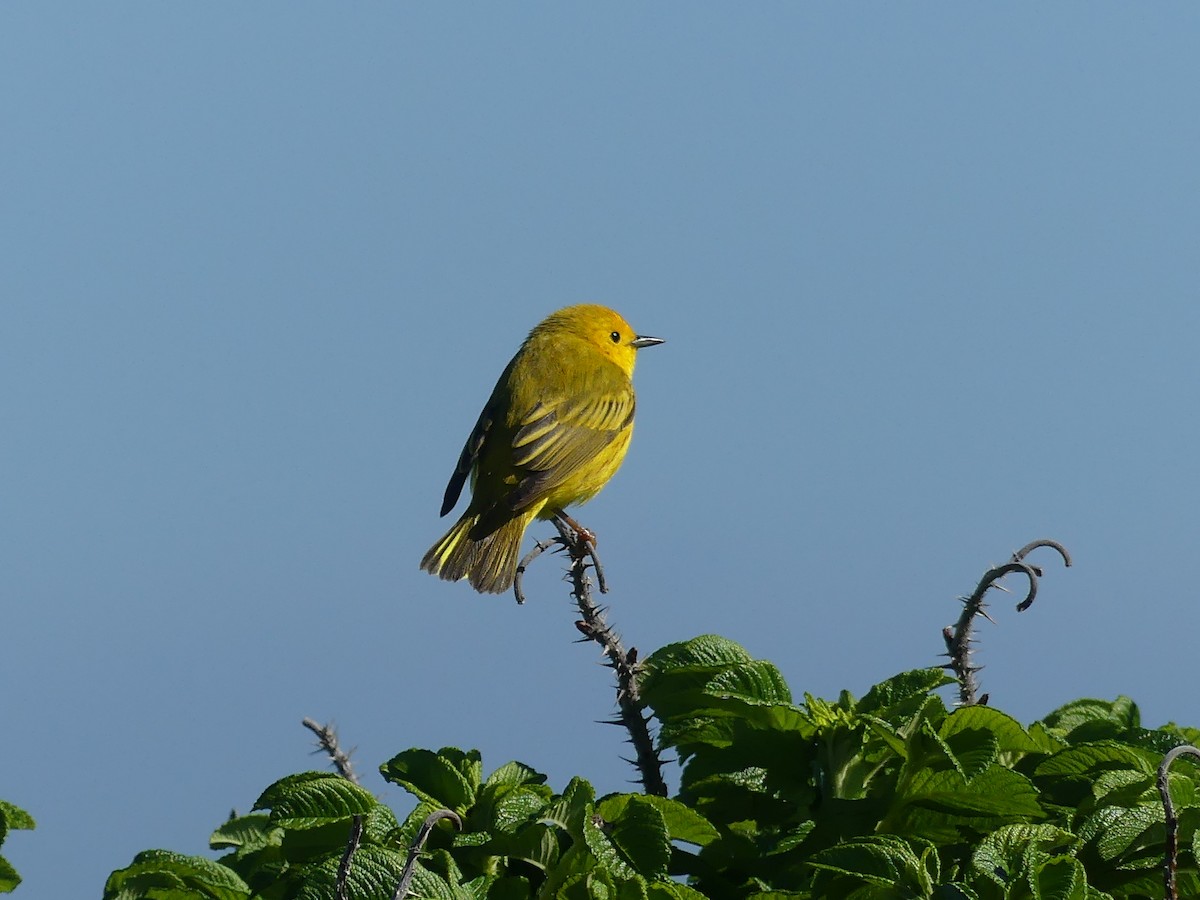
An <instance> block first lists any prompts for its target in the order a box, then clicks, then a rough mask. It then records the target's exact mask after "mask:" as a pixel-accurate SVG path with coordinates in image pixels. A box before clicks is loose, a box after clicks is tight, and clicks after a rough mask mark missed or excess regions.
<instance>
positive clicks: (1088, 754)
mask: <svg viewBox="0 0 1200 900" xmlns="http://www.w3.org/2000/svg"><path fill="white" fill-rule="evenodd" d="M1154 768H1155V766H1154V765H1153V764H1152V763H1150V762H1149V761H1147V759H1146V758H1145V756H1144V755H1143V754H1141V753H1139V752H1138V751H1137V750H1134V749H1132V748H1130V747H1128V746H1126V745H1124V744H1119V743H1116V742H1114V741H1100V742H1097V743H1092V744H1081V745H1079V746H1074V747H1068V748H1067V749H1065V750H1061V751H1059V752H1058V753H1055V754H1054V755H1053V756H1050V757H1047V758H1046V759H1044V760H1042V761H1041V762H1040V763H1038V766H1037V768H1036V769H1035V770H1034V776H1035V777H1036V778H1050V777H1064V776H1084V777H1087V778H1089V779H1091V778H1093V777H1095V774H1096V773H1098V772H1103V771H1108V770H1113V769H1131V770H1133V771H1134V772H1137V773H1139V774H1141V775H1150V776H1152V775H1153V774H1154Z"/></svg>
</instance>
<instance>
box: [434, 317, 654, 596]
mask: <svg viewBox="0 0 1200 900" xmlns="http://www.w3.org/2000/svg"><path fill="white" fill-rule="evenodd" d="M660 343H662V341H661V340H660V339H658V338H648V337H643V336H640V335H637V334H635V333H634V331H633V329H632V328H630V327H629V324H628V323H627V322H626V321H625V320H624V319H623V318H621V316H620V315H618V314H617V313H615V312H613V311H612V310H611V309H608V308H606V307H603V306H596V305H593V304H585V305H580V306H569V307H567V308H566V309H561V310H559V311H558V312H556V313H553V314H552V315H550V316H548V317H547V318H546V319H544V320H543V321H542V322H541V323H540V324H539V325H538V326H537V327H535V328H534V329H533V331H531V332H530V333H529V337H528V338H526V339H525V343H523V344H522V345H521V348H520V349H519V350H518V351H517V353H516V355H515V356H514V357H513V358H512V361H511V362H509V364H508V366H506V367H505V369H504V371H503V372H502V373H501V375H500V379H499V380H498V381H497V382H496V387H495V388H494V389H493V390H492V395H491V397H490V398H488V402H487V403H486V404H485V405H484V408H483V411H482V412H481V413H480V414H479V420H478V421H477V422H476V423H475V428H474V429H473V430H472V432H471V435H470V436H469V437H468V438H467V442H466V444H465V446H464V447H463V451H462V454H461V455H460V456H459V459H458V464H457V466H456V467H455V470H454V474H453V475H451V477H450V483H449V484H448V485H447V487H446V495H445V498H444V501H443V504H442V515H445V514H446V513H447V512H449V511H450V510H451V509H452V508H453V507H454V504H455V503H456V502H457V500H458V497H459V494H460V493H461V492H462V488H463V485H464V484H465V483H466V480H467V476H468V474H469V475H470V478H471V492H472V496H471V502H470V505H469V506H468V507H467V511H466V512H465V513H463V515H462V518H460V519H459V520H458V522H457V523H456V524H455V525H454V527H453V528H451V529H450V531H449V532H447V533H446V535H445V536H444V537H443V538H442V539H441V540H440V541H438V542H437V543H436V544H434V545H433V547H431V548H430V550H429V552H428V553H426V554H425V557H424V558H423V559H422V560H421V568H422V569H424V570H425V571H427V572H430V573H432V574H434V575H437V576H439V577H441V578H445V579H447V580H450V581H457V580H459V579H462V578H466V579H468V580H469V581H470V583H471V586H472V587H473V588H475V589H476V590H477V591H481V592H485V593H501V592H503V591H506V590H508V589H509V588H510V587H511V586H512V582H513V577H514V576H515V574H516V567H517V562H518V556H519V553H520V548H521V540H522V538H523V537H524V534H525V529H526V528H527V527H528V525H529V523H530V522H532V521H533V520H534V518H542V519H550V518H553V517H554V516H555V515H557V514H558V513H559V512H561V511H563V510H564V509H566V508H567V507H568V506H574V505H577V504H580V503H584V502H586V501H587V500H590V499H591V498H592V497H594V496H595V495H596V494H597V493H598V492H599V491H600V489H601V488H602V487H604V485H605V484H606V483H607V482H608V480H609V479H610V478H612V476H613V475H614V474H616V472H617V469H619V468H620V466H621V462H622V461H623V460H624V458H625V452H626V450H628V448H629V440H630V437H631V436H632V434H633V414H634V408H635V406H636V402H635V399H634V393H633V381H632V378H633V368H634V362H635V360H636V358H637V351H638V349H639V348H640V347H648V346H653V345H654V344H660Z"/></svg>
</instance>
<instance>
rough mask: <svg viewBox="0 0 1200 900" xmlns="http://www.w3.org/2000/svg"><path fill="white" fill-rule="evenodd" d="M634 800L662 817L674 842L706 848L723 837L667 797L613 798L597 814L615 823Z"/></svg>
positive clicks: (626, 795) (684, 806)
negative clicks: (655, 810) (646, 805)
mask: <svg viewBox="0 0 1200 900" xmlns="http://www.w3.org/2000/svg"><path fill="white" fill-rule="evenodd" d="M635 800H636V801H637V802H639V803H648V804H650V805H651V806H653V807H654V808H655V809H657V810H658V811H659V812H660V813H661V814H662V817H663V823H664V824H665V825H666V828H667V834H668V836H669V837H670V839H671V840H673V841H685V842H687V843H689V844H696V845H698V846H701V847H703V846H705V845H707V844H710V843H712V842H713V841H715V840H716V839H717V838H718V837H720V834H721V833H720V832H719V831H718V830H717V828H716V826H714V825H713V824H712V823H711V822H710V821H708V819H706V818H704V816H702V815H700V813H698V812H696V811H695V810H694V809H692V808H691V807H690V806H687V805H686V804H684V803H680V802H679V801H678V800H671V799H669V798H667V797H655V796H654V795H653V794H612V795H610V796H608V797H605V798H604V799H603V800H602V801H601V802H600V804H599V805H598V807H597V812H599V813H600V815H601V816H603V817H604V818H605V819H608V820H609V821H612V820H613V819H615V818H617V817H619V816H620V815H621V814H622V813H623V812H624V810H625V807H626V806H628V805H629V803H630V802H632V801H635Z"/></svg>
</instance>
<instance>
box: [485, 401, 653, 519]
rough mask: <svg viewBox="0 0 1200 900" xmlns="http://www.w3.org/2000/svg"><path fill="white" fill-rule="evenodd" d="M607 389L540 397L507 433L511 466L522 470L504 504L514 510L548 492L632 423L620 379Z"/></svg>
mask: <svg viewBox="0 0 1200 900" xmlns="http://www.w3.org/2000/svg"><path fill="white" fill-rule="evenodd" d="M607 387H608V389H607V390H603V391H599V390H589V391H586V392H583V395H577V396H571V397H565V398H559V399H557V401H555V400H550V399H548V400H543V401H539V402H538V403H536V404H535V405H534V407H533V409H531V410H530V411H529V413H528V414H527V415H526V416H524V417H522V420H521V422H520V425H519V427H518V428H517V430H516V432H515V433H514V434H513V441H512V447H513V459H512V462H513V465H514V467H515V468H516V469H517V470H518V471H520V472H521V473H522V477H521V479H520V481H519V482H518V483H517V486H516V489H515V490H514V491H513V492H512V493H511V494H510V495H509V497H508V506H509V508H510V509H512V510H514V511H515V510H519V509H521V508H522V507H524V506H527V505H528V504H529V503H531V502H533V501H534V500H535V499H536V498H537V497H539V496H541V495H543V494H545V493H548V492H551V491H553V490H554V489H555V488H557V487H559V486H560V485H562V484H563V483H564V482H566V481H567V480H569V479H570V478H571V477H572V476H573V475H575V474H576V473H577V472H578V471H579V470H580V469H581V468H582V467H583V466H585V465H586V464H587V463H588V462H590V461H591V460H592V459H593V458H594V457H595V456H596V455H597V454H599V453H600V452H601V451H602V450H603V449H604V448H605V447H606V446H607V445H608V444H610V443H611V442H612V441H613V439H614V438H616V437H617V435H619V434H620V433H621V432H622V431H623V430H624V429H625V428H627V427H628V426H629V423H630V422H632V421H633V413H634V406H635V401H634V394H633V387H632V386H631V385H630V384H629V380H628V379H627V378H624V377H621V378H620V379H619V380H617V381H616V383H615V384H611V385H608V386H607Z"/></svg>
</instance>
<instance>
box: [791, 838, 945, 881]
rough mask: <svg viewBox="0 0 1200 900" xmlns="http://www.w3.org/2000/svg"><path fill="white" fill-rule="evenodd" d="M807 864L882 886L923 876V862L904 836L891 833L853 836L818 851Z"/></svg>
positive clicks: (914, 879)
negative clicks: (902, 837)
mask: <svg viewBox="0 0 1200 900" xmlns="http://www.w3.org/2000/svg"><path fill="white" fill-rule="evenodd" d="M808 865H810V866H812V867H813V868H814V869H821V870H823V871H826V872H831V873H836V874H838V875H845V876H849V877H851V878H855V879H857V880H859V881H864V882H866V883H868V884H874V885H878V886H880V887H888V888H900V887H902V886H904V885H907V884H911V883H912V882H914V881H917V880H920V877H919V876H918V874H917V873H918V872H919V873H922V875H923V873H924V871H925V870H924V866H923V865H922V864H921V861H920V860H919V859H918V858H917V856H916V854H915V853H913V851H912V848H911V847H909V845H908V843H907V842H905V841H904V840H903V839H901V838H899V837H896V836H895V835H890V834H877V835H871V836H869V837H857V838H851V839H850V840H848V841H843V842H842V843H840V844H836V845H834V846H833V847H829V848H828V849H826V850H821V851H820V852H818V853H815V854H814V855H813V856H812V857H811V858H810V859H809V860H808Z"/></svg>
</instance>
